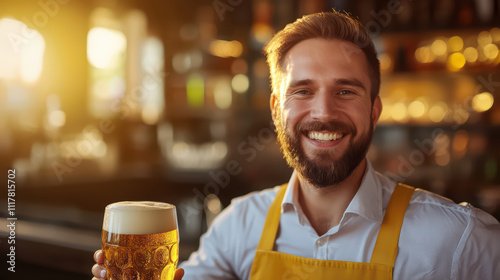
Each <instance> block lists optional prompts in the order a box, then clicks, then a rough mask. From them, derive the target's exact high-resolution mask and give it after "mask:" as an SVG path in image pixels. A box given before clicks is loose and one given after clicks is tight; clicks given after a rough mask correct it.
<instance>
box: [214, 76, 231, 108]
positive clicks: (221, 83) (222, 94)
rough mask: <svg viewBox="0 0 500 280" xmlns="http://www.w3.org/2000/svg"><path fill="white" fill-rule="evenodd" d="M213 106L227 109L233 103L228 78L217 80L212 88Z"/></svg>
mask: <svg viewBox="0 0 500 280" xmlns="http://www.w3.org/2000/svg"><path fill="white" fill-rule="evenodd" d="M214 101H215V105H216V106H217V107H219V108H220V109H228V108H229V107H231V103H232V102H233V91H232V90H231V81H230V80H229V78H226V77H224V78H219V79H218V80H217V81H216V82H215V86H214Z"/></svg>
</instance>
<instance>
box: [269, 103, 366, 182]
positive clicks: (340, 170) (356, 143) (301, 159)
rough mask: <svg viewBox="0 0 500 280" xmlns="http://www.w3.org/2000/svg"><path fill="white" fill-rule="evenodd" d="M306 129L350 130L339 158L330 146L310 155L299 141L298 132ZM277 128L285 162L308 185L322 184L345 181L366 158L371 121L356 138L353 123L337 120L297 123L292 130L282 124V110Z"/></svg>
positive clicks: (301, 132) (346, 131)
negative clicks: (345, 145)
mask: <svg viewBox="0 0 500 280" xmlns="http://www.w3.org/2000/svg"><path fill="white" fill-rule="evenodd" d="M309 131H337V132H339V131H340V132H342V133H343V134H344V135H346V134H350V135H351V137H350V140H349V145H348V148H347V150H346V151H345V152H344V154H343V155H341V156H340V158H338V159H336V158H335V154H334V153H333V152H332V151H331V150H330V151H328V150H324V151H319V152H316V153H315V155H314V156H312V158H310V157H308V156H307V155H306V154H305V152H304V150H303V148H302V145H301V136H302V135H304V134H305V135H307V133H308V132H309ZM276 132H277V134H278V141H279V142H280V145H281V150H282V152H283V155H284V158H285V159H286V161H287V163H288V165H289V166H290V167H292V168H293V169H295V170H297V172H298V174H299V176H301V177H302V178H303V179H305V180H307V182H309V183H310V184H311V185H313V186H315V187H317V188H324V187H326V186H331V185H336V184H338V183H340V182H342V181H344V180H345V179H346V178H347V177H349V176H350V175H351V174H352V172H353V171H354V169H356V167H357V166H358V165H359V164H360V163H361V161H362V160H363V159H364V158H365V156H366V153H367V152H368V148H369V147H370V143H371V140H372V136H373V122H371V121H370V129H369V131H367V132H366V133H364V134H362V135H360V137H359V139H358V140H355V136H356V135H357V134H358V130H357V128H356V126H355V125H354V124H352V123H344V122H340V121H330V122H318V121H315V122H307V123H298V124H297V125H296V127H295V132H291V131H290V130H289V129H288V128H287V127H285V126H284V124H283V121H282V119H281V113H280V112H278V114H277V126H276ZM344 137H345V136H344Z"/></svg>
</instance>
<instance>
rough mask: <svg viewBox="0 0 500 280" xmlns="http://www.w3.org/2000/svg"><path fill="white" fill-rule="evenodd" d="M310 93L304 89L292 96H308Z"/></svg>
mask: <svg viewBox="0 0 500 280" xmlns="http://www.w3.org/2000/svg"><path fill="white" fill-rule="evenodd" d="M310 93H311V92H310V91H308V90H306V89H301V90H297V91H295V92H294V94H299V95H306V94H310Z"/></svg>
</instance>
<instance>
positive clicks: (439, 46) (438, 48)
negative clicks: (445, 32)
mask: <svg viewBox="0 0 500 280" xmlns="http://www.w3.org/2000/svg"><path fill="white" fill-rule="evenodd" d="M447 49H448V47H447V46H446V42H445V41H443V40H441V39H437V40H435V41H434V42H432V45H431V51H432V53H434V54H435V55H436V56H441V55H445V54H446V51H447Z"/></svg>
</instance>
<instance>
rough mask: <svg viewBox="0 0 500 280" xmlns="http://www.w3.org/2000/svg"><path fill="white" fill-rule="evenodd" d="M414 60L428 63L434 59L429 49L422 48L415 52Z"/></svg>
mask: <svg viewBox="0 0 500 280" xmlns="http://www.w3.org/2000/svg"><path fill="white" fill-rule="evenodd" d="M415 59H416V60H417V61H418V62H420V63H430V62H433V61H434V59H435V56H434V53H433V52H432V51H431V48H430V47H427V46H424V47H420V48H418V49H417V50H415Z"/></svg>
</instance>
